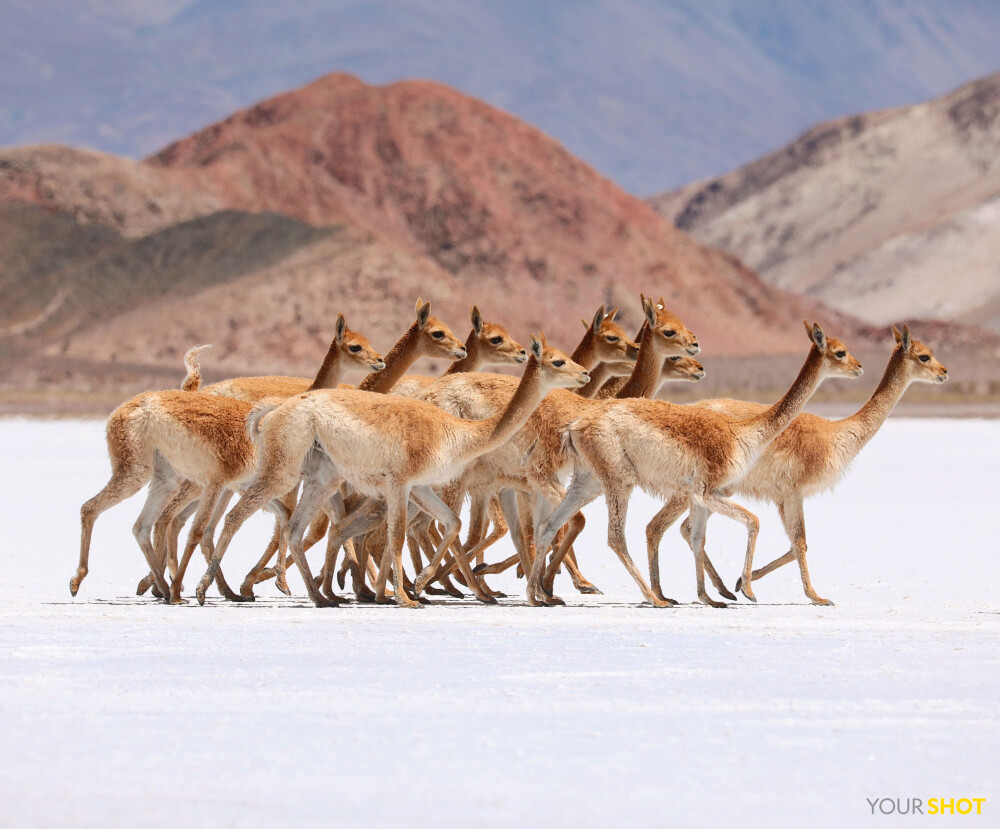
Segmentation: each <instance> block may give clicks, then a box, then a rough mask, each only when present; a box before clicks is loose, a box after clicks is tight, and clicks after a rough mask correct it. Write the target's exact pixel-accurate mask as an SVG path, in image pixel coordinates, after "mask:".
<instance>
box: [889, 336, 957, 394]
mask: <svg viewBox="0 0 1000 829" xmlns="http://www.w3.org/2000/svg"><path fill="white" fill-rule="evenodd" d="M892 336H893V337H895V338H896V348H897V349H898V350H899V351H900V356H901V357H902V358H903V371H904V372H905V373H906V380H907V382H908V383H943V382H944V381H945V380H947V379H948V369H947V368H945V366H944V365H942V364H941V363H940V362H938V359H937V358H936V357H935V356H934V353H933V352H932V351H931V350H930V349H929V348H928V347H927V346H926V345H924V344H923V343H922V342H920V340H914V339H912V338H911V337H910V327H909V326H908V325H904V326H903V330H902V331H900V330H899V329H898V328H896V326H895V325H894V326H892Z"/></svg>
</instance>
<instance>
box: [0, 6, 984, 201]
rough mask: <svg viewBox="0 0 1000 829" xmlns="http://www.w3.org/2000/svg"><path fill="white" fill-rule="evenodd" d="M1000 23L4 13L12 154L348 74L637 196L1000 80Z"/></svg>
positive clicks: (769, 10)
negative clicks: (531, 132)
mask: <svg viewBox="0 0 1000 829" xmlns="http://www.w3.org/2000/svg"><path fill="white" fill-rule="evenodd" d="M998 42H1000V5H998V4H996V3H990V2H957V3H955V2H953V3H942V2H940V0H879V2H870V0H838V2H836V3H830V2H826V3H821V2H784V3H776V2H747V0H713V2H711V3H706V2H698V0H661V2H655V3H653V2H649V1H648V0H588V2H587V3H578V2H567V1H566V0H547V2H544V3H526V2H483V0H479V2H474V0H407V2H405V3H401V2H399V0H284V2H281V3H275V2H271V0H77V2H72V3H67V2H65V0H5V2H4V3H2V4H0V84H2V89H3V95H2V97H0V144H27V143H39V142H62V143H65V144H73V145H79V146H88V147H94V148H97V149H102V150H106V151H108V152H113V153H118V154H122V155H127V156H131V157H139V156H142V155H145V154H148V153H150V152H153V151H155V150H156V149H157V148H159V147H161V146H163V145H164V144H165V143H167V142H168V141H170V140H172V139H173V138H174V137H176V136H178V135H184V134H186V133H188V132H191V131H193V130H195V129H198V128H200V127H202V126H203V125H205V124H209V123H212V122H214V121H217V120H219V119H220V118H223V117H225V116H226V115H228V114H229V113H231V112H233V111H234V110H236V109H239V108H242V107H246V106H248V105H250V104H252V103H253V102H255V101H258V100H260V99H262V98H264V97H267V96H270V95H274V94H275V93H277V92H279V91H281V90H283V89H290V88H293V87H296V86H299V85H301V84H303V83H306V82H307V81H309V80H310V79H312V78H315V77H318V76H320V75H323V74H325V73H328V72H331V71H333V70H343V71H347V72H353V73H357V74H359V75H361V76H362V77H364V78H365V79H366V80H368V81H370V82H372V83H378V84H384V83H389V82H391V81H396V80H399V79H401V78H410V77H419V78H429V79H433V80H437V81H441V82H443V83H446V84H449V85H450V86H454V87H456V88H458V89H460V90H462V91H463V92H465V93H467V94H470V95H473V96H475V97H477V98H481V99H483V100H485V101H488V102H489V103H491V104H493V105H495V106H498V107H500V108H502V109H504V110H505V111H509V112H511V113H513V114H514V115H516V116H518V117H519V118H522V119H524V120H526V121H528V122H529V123H532V124H535V125H537V126H539V127H540V128H541V129H543V130H544V131H546V132H547V133H549V134H551V135H553V136H555V137H557V138H559V139H560V140H561V141H563V142H565V144H566V145H567V147H569V149H570V151H571V152H573V153H574V154H575V155H578V156H579V157H581V158H583V159H584V160H585V161H587V163H589V164H591V165H593V166H594V167H596V168H597V169H598V170H600V171H601V172H603V173H604V174H605V175H608V176H610V177H611V178H613V179H614V180H615V181H616V182H618V183H619V184H620V185H622V186H623V187H624V188H625V189H627V190H629V191H630V192H633V193H638V194H642V195H648V194H650V193H656V192H659V191H661V190H664V189H666V188H668V187H676V186H679V185H681V184H682V183H684V182H688V181H692V180H693V179H696V178H702V177H705V176H709V175H717V174H719V173H721V172H723V171H725V170H729V169H732V168H733V167H736V166H737V165H740V164H744V163H746V162H748V161H750V160H751V159H753V158H756V157H758V156H760V155H761V154H763V153H764V152H767V151H768V150H770V149H772V148H774V147H777V146H779V145H781V144H782V143H784V142H785V141H787V140H788V139H789V137H790V136H793V135H796V134H797V133H798V132H800V131H801V130H803V129H804V128H805V127H806V126H808V125H809V124H814V123H816V122H818V121H821V120H825V119H828V118H832V117H836V116H840V115H844V114H847V113H851V112H858V111H861V110H871V109H875V108H882V107H887V106H894V105H899V104H908V103H915V102H918V101H922V100H925V99H927V98H929V97H932V96H934V95H939V94H942V93H943V92H945V91H946V90H948V89H950V88H952V87H955V86H957V85H959V84H961V83H964V82H966V81H967V80H969V79H971V78H975V77H979V76H981V75H984V74H986V73H988V72H995V71H997V70H1000V54H998V49H997V43H998Z"/></svg>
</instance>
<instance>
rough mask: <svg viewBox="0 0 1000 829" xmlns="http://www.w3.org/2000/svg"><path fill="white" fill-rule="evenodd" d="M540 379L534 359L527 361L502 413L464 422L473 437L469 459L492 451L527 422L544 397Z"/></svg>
mask: <svg viewBox="0 0 1000 829" xmlns="http://www.w3.org/2000/svg"><path fill="white" fill-rule="evenodd" d="M539 375H540V369H539V367H538V363H537V362H536V361H535V358H534V357H530V358H528V363H527V365H526V366H525V368H524V374H522V375H521V381H520V382H519V383H518V384H517V389H516V390H515V391H514V394H513V396H512V397H511V399H510V400H509V401H508V402H507V405H506V407H504V410H503V411H502V412H498V413H497V414H495V415H494V416H493V417H490V418H487V419H486V420H478V421H465V422H467V423H468V424H469V426H470V435H471V436H473V442H472V443H471V445H470V446H469V453H468V454H469V455H470V456H472V457H477V456H479V455H482V454H484V453H486V452H489V451H490V450H491V449H495V448H496V447H497V446H500V445H501V444H502V443H504V441H506V440H507V439H508V438H509V437H510V436H511V435H513V434H514V433H515V432H517V431H518V430H519V429H520V428H521V427H522V426H524V424H525V423H527V422H528V418H529V417H531V415H532V413H533V412H534V411H535V409H537V408H538V405H539V404H540V403H541V402H542V398H543V397H544V394H543V393H542V384H541V378H540V376H539Z"/></svg>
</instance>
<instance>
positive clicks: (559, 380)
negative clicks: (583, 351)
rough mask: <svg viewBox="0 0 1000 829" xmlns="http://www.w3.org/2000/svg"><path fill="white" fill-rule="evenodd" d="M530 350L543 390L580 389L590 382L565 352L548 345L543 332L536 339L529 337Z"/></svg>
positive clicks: (585, 372) (582, 370) (586, 372)
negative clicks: (536, 365)
mask: <svg viewBox="0 0 1000 829" xmlns="http://www.w3.org/2000/svg"><path fill="white" fill-rule="evenodd" d="M530 349H531V356H532V357H534V358H535V362H536V363H537V364H538V379H539V384H540V386H541V387H542V388H543V389H545V390H549V389H573V388H582V387H583V386H586V385H587V383H589V382H590V374H589V372H588V371H587V370H586V369H585V368H584V367H583V366H581V365H580V364H579V363H576V362H574V361H573V360H572V358H571V357H570V356H569V355H568V354H567V353H566V352H565V351H563V350H562V349H559V348H556V347H555V346H554V345H549V343H548V340H546V339H545V332H544V331H543V332H541V333H540V334H539V335H538V336H537V337H536V336H535V335H534V334H532V335H531V345H530ZM529 368H530V366H529Z"/></svg>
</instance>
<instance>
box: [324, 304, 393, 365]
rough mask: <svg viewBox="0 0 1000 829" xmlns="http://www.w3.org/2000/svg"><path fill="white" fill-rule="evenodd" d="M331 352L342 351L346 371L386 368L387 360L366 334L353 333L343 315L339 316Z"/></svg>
mask: <svg viewBox="0 0 1000 829" xmlns="http://www.w3.org/2000/svg"><path fill="white" fill-rule="evenodd" d="M330 348H331V350H332V349H334V348H336V349H338V350H339V351H340V354H341V360H343V367H344V369H352V368H357V369H361V370H362V371H381V370H382V369H384V368H385V360H383V359H382V355H381V354H379V353H378V352H377V351H376V350H375V349H374V348H373V347H372V344H371V343H370V342H368V338H367V337H366V336H365V335H364V334H359V333H358V332H357V331H352V330H351V329H350V328H348V327H347V320H346V319H344V315H343V314H337V326H336V328H335V330H334V336H333V342H332V343H331V344H330Z"/></svg>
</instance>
